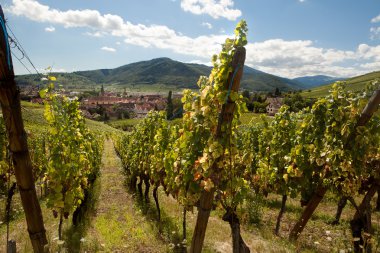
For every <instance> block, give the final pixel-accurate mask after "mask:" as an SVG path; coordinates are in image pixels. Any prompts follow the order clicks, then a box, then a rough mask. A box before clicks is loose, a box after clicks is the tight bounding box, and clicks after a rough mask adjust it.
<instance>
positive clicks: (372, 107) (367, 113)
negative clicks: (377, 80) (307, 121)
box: [289, 90, 380, 240]
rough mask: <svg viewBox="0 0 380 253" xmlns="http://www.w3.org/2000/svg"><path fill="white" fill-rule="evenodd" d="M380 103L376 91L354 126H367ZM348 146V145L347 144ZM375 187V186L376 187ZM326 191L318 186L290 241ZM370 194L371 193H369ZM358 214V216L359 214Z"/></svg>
mask: <svg viewBox="0 0 380 253" xmlns="http://www.w3.org/2000/svg"><path fill="white" fill-rule="evenodd" d="M379 103H380V90H376V91H375V92H374V93H373V95H372V97H371V98H370V100H369V101H368V103H367V105H366V107H365V108H364V109H363V111H362V113H361V115H360V118H359V120H358V122H357V124H356V127H359V126H364V125H366V124H367V122H368V121H369V120H370V119H371V117H372V115H373V114H374V113H375V112H376V110H377V108H378V107H379ZM354 138H355V137H354V136H351V138H348V140H352V139H354ZM347 145H349V143H347ZM374 187H375V186H374ZM376 187H377V186H376ZM326 191H327V188H326V187H325V186H323V185H322V184H320V185H319V186H318V187H317V189H316V191H315V193H314V194H313V196H312V198H311V199H310V201H309V203H308V204H307V206H306V208H305V210H304V211H303V213H302V216H301V218H300V219H299V220H298V222H297V223H296V224H295V225H294V227H293V229H292V230H291V231H290V235H289V239H290V240H297V239H298V237H299V235H300V234H301V233H302V231H303V229H304V228H305V226H306V224H307V222H308V221H309V219H310V218H311V216H312V215H313V213H314V211H315V209H317V207H318V205H319V203H320V202H321V200H322V199H323V197H324V195H325V193H326ZM375 192H376V190H373V194H372V196H371V198H372V197H373V195H374V194H375ZM371 193H372V191H371ZM366 207H367V205H366V204H365V203H364V204H362V205H360V206H359V210H362V212H361V213H363V214H364V213H365V208H366ZM361 213H360V214H361ZM360 214H359V213H358V212H357V213H356V214H355V217H354V219H359V217H362V216H361V215H360Z"/></svg>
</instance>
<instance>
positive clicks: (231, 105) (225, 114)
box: [190, 47, 246, 253]
mask: <svg viewBox="0 0 380 253" xmlns="http://www.w3.org/2000/svg"><path fill="white" fill-rule="evenodd" d="M245 54H246V51H245V48H244V47H238V48H237V49H236V51H235V55H234V56H233V59H232V64H231V67H232V71H231V72H230V73H229V76H228V81H227V82H226V83H225V85H224V89H225V90H226V91H227V90H229V89H230V87H229V86H230V83H231V81H232V87H231V91H235V92H238V91H239V87H240V79H241V77H242V75H243V66H244V62H245ZM235 72H236V73H235ZM234 73H235V75H234ZM235 107H236V104H235V102H233V101H231V100H230V99H229V98H228V100H227V103H225V104H224V105H223V106H222V110H221V112H220V119H221V120H219V122H218V126H217V130H216V132H215V134H214V138H215V139H216V140H219V139H220V138H222V135H224V136H223V138H225V137H226V136H225V134H227V135H230V134H231V133H228V132H227V133H222V124H226V125H228V124H230V123H231V122H232V119H233V115H234V111H235ZM211 169H212V171H213V172H214V173H217V166H216V162H214V164H213V165H212V166H211ZM214 193H215V188H213V189H211V190H210V191H206V190H203V191H202V194H201V197H200V202H199V207H198V216H197V222H196V225H195V229H194V234H193V239H192V242H191V247H190V252H191V253H200V252H201V251H202V247H203V242H204V238H205V233H206V228H207V223H208V218H209V217H210V212H211V209H212V204H213V201H214Z"/></svg>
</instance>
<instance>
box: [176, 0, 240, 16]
mask: <svg viewBox="0 0 380 253" xmlns="http://www.w3.org/2000/svg"><path fill="white" fill-rule="evenodd" d="M233 6H234V2H233V0H181V8H182V9H183V10H184V11H187V12H190V13H193V14H196V15H201V14H207V15H209V16H211V17H213V18H214V19H218V18H226V19H228V20H236V19H237V18H238V17H240V16H241V14H242V13H241V11H240V10H238V9H233Z"/></svg>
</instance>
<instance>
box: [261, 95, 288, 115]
mask: <svg viewBox="0 0 380 253" xmlns="http://www.w3.org/2000/svg"><path fill="white" fill-rule="evenodd" d="M283 101H284V99H283V98H280V97H275V98H267V100H266V101H265V102H266V103H267V104H268V105H267V107H266V109H267V113H268V115H269V116H274V115H275V114H276V113H277V112H278V110H280V108H281V106H282V105H283Z"/></svg>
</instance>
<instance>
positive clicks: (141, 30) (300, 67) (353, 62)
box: [7, 0, 380, 77]
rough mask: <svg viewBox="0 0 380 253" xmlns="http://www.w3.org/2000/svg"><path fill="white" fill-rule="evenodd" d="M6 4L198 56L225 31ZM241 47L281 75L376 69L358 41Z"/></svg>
mask: <svg viewBox="0 0 380 253" xmlns="http://www.w3.org/2000/svg"><path fill="white" fill-rule="evenodd" d="M220 2H222V3H226V2H227V3H231V1H223V0H222V1H220ZM7 10H8V11H9V12H11V13H12V14H14V15H18V16H24V17H27V18H29V19H30V20H34V21H36V22H43V23H49V24H55V25H62V26H64V27H67V28H69V27H81V28H88V29H89V30H90V31H89V32H90V33H91V34H97V33H99V34H103V35H107V36H113V37H116V38H118V40H123V41H124V42H125V43H127V44H132V45H136V46H141V47H147V48H148V47H150V48H158V49H166V50H170V51H171V52H174V53H177V54H181V55H188V56H192V57H193V58H194V59H195V60H197V61H199V62H208V61H209V59H210V57H211V56H212V54H214V53H217V52H219V51H220V48H221V47H220V45H221V43H223V42H224V40H225V39H226V38H227V37H228V35H225V34H219V35H204V36H198V37H189V36H186V35H183V34H181V33H180V32H177V31H174V30H172V29H170V28H168V27H167V26H162V25H155V24H152V25H149V26H147V25H144V24H133V23H131V22H129V21H125V20H123V18H121V17H120V16H117V15H112V14H104V15H102V14H100V13H99V12H98V11H96V10H68V11H60V10H57V9H53V8H50V7H49V6H46V5H43V4H41V3H39V2H37V1H36V0H13V4H12V5H11V6H10V7H9V8H8V9H7ZM246 48H247V58H246V63H247V65H249V66H251V67H255V68H258V69H260V70H262V71H266V72H269V73H272V74H276V75H281V76H285V77H296V76H303V75H314V74H326V75H332V76H354V75H358V74H363V73H366V72H369V71H374V70H379V68H378V64H377V63H378V62H380V45H378V46H369V45H367V44H361V45H358V47H357V49H355V50H347V51H344V50H338V49H332V48H321V47H317V46H315V45H314V42H312V41H310V40H293V41H286V40H282V39H271V40H266V41H263V42H256V43H249V44H248V45H247V46H246ZM102 50H106V51H109V52H115V51H116V49H115V48H110V47H103V48H102Z"/></svg>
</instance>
